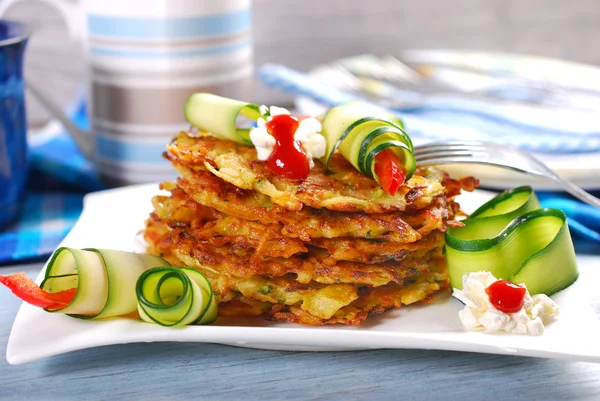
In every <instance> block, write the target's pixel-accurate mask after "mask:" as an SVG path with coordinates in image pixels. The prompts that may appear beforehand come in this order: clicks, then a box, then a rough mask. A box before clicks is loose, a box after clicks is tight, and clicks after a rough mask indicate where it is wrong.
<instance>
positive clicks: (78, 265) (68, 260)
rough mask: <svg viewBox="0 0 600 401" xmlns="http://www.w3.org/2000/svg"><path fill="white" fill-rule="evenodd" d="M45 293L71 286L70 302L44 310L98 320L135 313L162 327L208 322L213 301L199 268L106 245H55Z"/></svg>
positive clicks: (212, 318) (213, 314)
mask: <svg viewBox="0 0 600 401" xmlns="http://www.w3.org/2000/svg"><path fill="white" fill-rule="evenodd" d="M40 288H41V289H42V290H43V291H46V292H48V293H60V292H63V291H68V290H73V289H75V293H74V296H73V298H72V299H71V301H70V302H68V301H67V302H68V304H67V305H66V306H64V307H61V308H58V309H51V310H50V309H46V310H47V311H49V312H61V313H65V314H67V315H69V316H71V317H77V318H82V319H99V318H109V317H117V316H126V315H131V314H134V313H136V312H137V313H138V314H139V316H140V318H141V319H142V320H144V321H146V322H150V323H158V324H160V325H163V326H183V325H187V324H208V323H212V322H214V321H215V320H216V318H217V301H216V299H215V297H214V294H213V291H212V286H211V284H210V282H209V281H208V279H207V278H206V277H205V276H204V275H203V274H202V273H201V272H199V271H197V270H194V269H190V268H186V267H173V266H170V265H169V263H168V262H167V261H166V260H164V259H163V258H161V257H158V256H153V255H146V254H137V253H133V252H125V251H118V250H110V249H95V248H88V249H81V250H80V249H73V248H59V249H57V250H56V251H55V252H54V254H53V255H52V258H51V259H50V262H48V268H47V269H46V273H45V277H44V280H43V281H42V284H41V285H40Z"/></svg>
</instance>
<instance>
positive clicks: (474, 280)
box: [452, 272, 560, 336]
mask: <svg viewBox="0 0 600 401" xmlns="http://www.w3.org/2000/svg"><path fill="white" fill-rule="evenodd" d="M495 281H497V279H496V277H494V276H493V275H492V274H491V273H489V272H474V273H469V274H465V275H464V276H463V289H462V290H459V289H456V288H455V289H454V290H453V292H452V295H453V296H454V297H456V298H458V299H459V300H460V301H462V302H463V303H464V304H465V308H464V309H463V310H461V311H460V312H458V316H459V317H460V320H461V321H462V324H463V325H464V326H466V327H467V328H470V329H478V328H481V327H483V328H485V329H486V330H488V331H506V332H509V333H515V334H529V335H532V336H539V335H542V334H544V325H545V324H548V323H550V322H552V321H553V320H555V319H556V318H557V317H558V315H559V313H560V309H559V307H558V305H557V304H556V303H554V301H552V299H550V298H549V297H548V296H547V295H545V294H537V295H534V296H533V297H532V296H531V295H529V291H526V292H525V298H524V302H523V307H522V308H521V310H520V311H518V312H516V313H504V312H501V311H499V310H498V309H496V308H495V307H494V306H493V305H492V303H491V302H490V297H489V296H488V294H487V293H486V291H485V289H486V288H487V287H489V286H490V285H492V284H493V283H494V282H495ZM521 286H523V287H524V285H522V284H521Z"/></svg>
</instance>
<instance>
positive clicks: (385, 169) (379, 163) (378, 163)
mask: <svg viewBox="0 0 600 401" xmlns="http://www.w3.org/2000/svg"><path fill="white" fill-rule="evenodd" d="M375 174H377V180H378V181H379V184H380V185H381V187H382V188H383V189H384V190H385V192H387V193H388V194H390V195H392V196H394V195H396V192H397V191H398V188H400V185H402V184H404V181H405V180H406V171H405V170H404V166H403V165H402V162H401V161H400V159H399V158H398V156H396V154H395V153H394V152H393V151H392V150H391V149H385V150H383V151H381V152H379V153H378V154H377V155H376V156H375Z"/></svg>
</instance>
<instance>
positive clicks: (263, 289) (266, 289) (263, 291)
mask: <svg viewBox="0 0 600 401" xmlns="http://www.w3.org/2000/svg"><path fill="white" fill-rule="evenodd" d="M258 291H259V292H260V293H261V294H265V295H266V294H268V293H269V292H270V291H271V287H269V285H268V284H265V285H263V286H262V287H260V288H259V289H258Z"/></svg>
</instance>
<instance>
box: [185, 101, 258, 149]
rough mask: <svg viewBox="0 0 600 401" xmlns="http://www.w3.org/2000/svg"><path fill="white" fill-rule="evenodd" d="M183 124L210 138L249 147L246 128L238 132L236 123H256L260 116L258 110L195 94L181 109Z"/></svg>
mask: <svg viewBox="0 0 600 401" xmlns="http://www.w3.org/2000/svg"><path fill="white" fill-rule="evenodd" d="M184 114H185V118H186V120H187V121H188V122H189V123H190V124H192V125H193V126H195V127H197V128H198V129H200V130H203V131H206V132H210V133H211V134H212V135H213V136H215V137H217V138H219V139H224V140H229V141H234V142H237V143H241V144H244V145H252V141H251V140H250V128H238V127H237V125H236V124H237V119H238V117H240V116H244V117H246V118H248V119H250V120H252V121H256V120H257V119H258V118H259V117H260V116H261V114H260V106H258V105H256V104H252V103H246V102H241V101H239V100H234V99H228V98H225V97H221V96H217V95H213V94H211V93H195V94H193V95H192V96H190V97H189V98H188V100H187V102H186V104H185V106H184Z"/></svg>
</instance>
